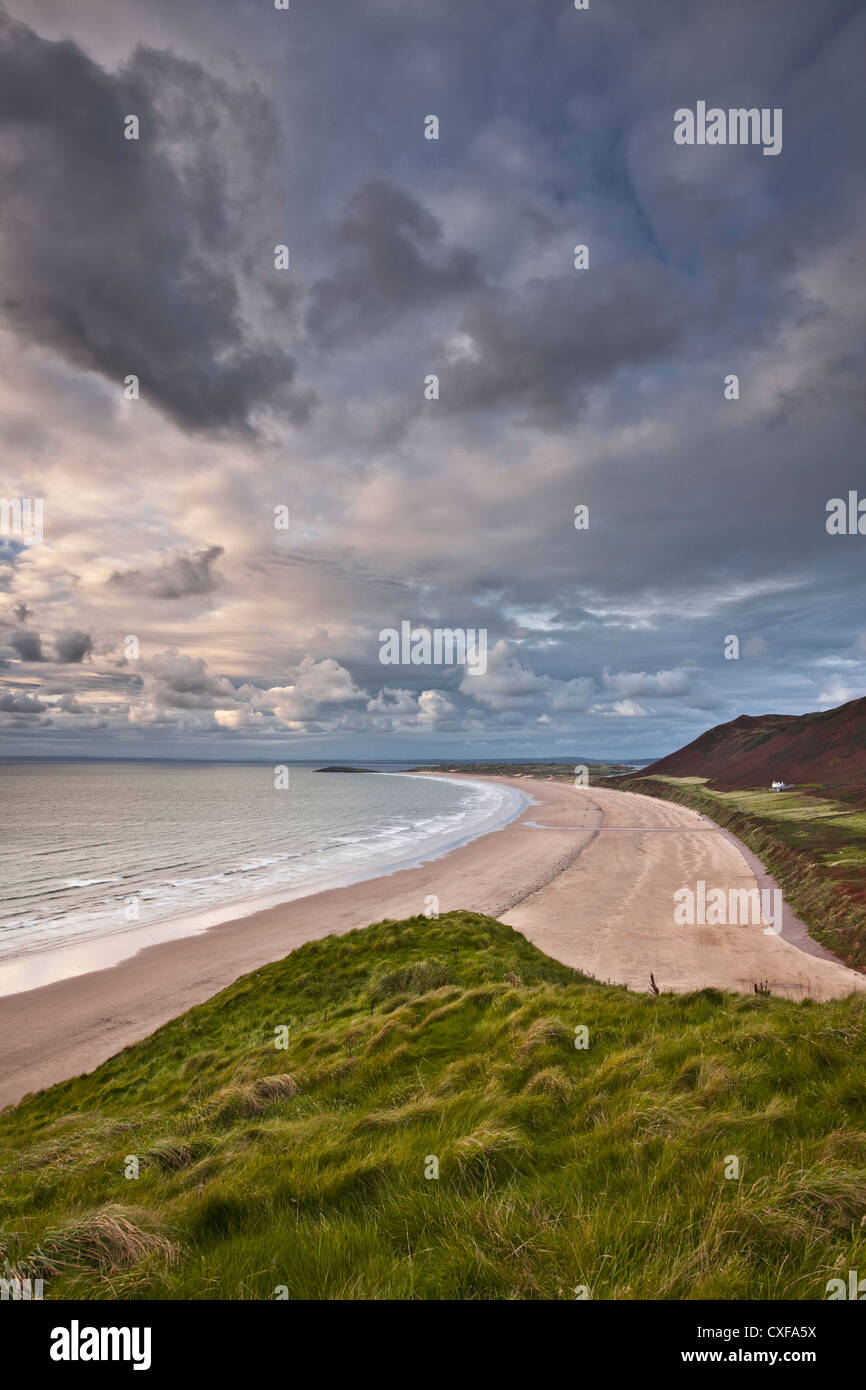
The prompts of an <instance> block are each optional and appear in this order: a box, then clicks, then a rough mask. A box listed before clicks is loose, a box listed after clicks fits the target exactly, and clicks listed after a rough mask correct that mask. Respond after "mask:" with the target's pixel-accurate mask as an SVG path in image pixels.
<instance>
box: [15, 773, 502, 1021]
mask: <svg viewBox="0 0 866 1390" xmlns="http://www.w3.org/2000/svg"><path fill="white" fill-rule="evenodd" d="M382 775H384V776H393V777H413V778H419V779H420V778H423V777H424V776H426V775H427V774H424V773H415V772H402V771H401V772H394V773H386V774H382ZM435 775H436V776H437V778H438V779H439V780H441V781H445V782H454V783H461V784H462V783H464V782H465V783H468V784H469V785H472V784H473V783H474V784H476V785H480V779H476V778H475V777H465V778H459V777H455V776H453V775H451V774H450V773H448V774H445V773H443V774H438V773H437V774H435ZM485 780H488V781H492V780H500V781H502V780H503V779H493V778H488V779H485ZM509 790H510V791H511V792H512V793H513V795H514V804H513V806H507V804H506V803H505V802H504V801H503V804H502V805H501V806H500V807H499V809H498V811H497V812H489V813H488V814H487V816H486V819H484V820H479V821H478V822H477V824H476V825H475V827H474V828H473V829H472V830H470V831H469V832H468V833H467V834H460V835H457V836H455V837H453V838H446V839H443V840H441V841H439V842H434V844H433V845H432V846H431V847H427V846H424V847H421V846H416V847H414V848H413V849H412V850H410V851H409V852H408V853H404V854H403V855H402V857H397V858H393V859H384V860H379V861H376V860H370V861H369V862H368V865H367V867H366V868H358V867H357V866H351V865H349V864H345V865H343V866H342V867H340V866H336V865H335V866H333V867H332V868H331V870H330V871H329V872H328V873H327V874H322V875H321V877H319V878H318V879H317V880H315V881H313V882H310V881H308V880H300V879H299V880H298V881H297V882H295V883H291V882H286V883H285V884H283V885H282V886H272V887H270V888H262V889H260V890H259V891H258V892H256V893H254V894H251V895H249V896H247V897H240V898H227V899H225V900H223V901H222V902H219V901H215V902H213V903H212V904H210V905H208V906H199V907H194V908H188V909H187V910H185V911H180V912H174V913H172V914H171V915H169V916H166V917H161V918H157V919H156V920H154V921H149V922H148V921H145V922H137V923H134V924H131V925H129V926H127V927H123V928H115V929H114V930H112V931H105V930H99V928H98V927H96V928H94V929H93V930H91V931H82V932H80V933H79V934H78V935H74V936H69V937H67V938H66V939H64V940H61V941H59V942H56V943H51V942H50V941H49V942H48V943H47V944H44V945H43V944H39V945H36V946H31V947H29V948H28V949H26V950H24V951H22V952H21V953H20V954H18V955H8V956H6V955H0V999H4V998H7V997H8V996H10V995H14V994H24V993H28V992H30V991H31V990H35V989H41V988H43V987H44V986H47V985H51V984H60V983H62V982H63V981H64V980H71V979H76V978H78V977H79V976H82V975H91V974H96V973H98V972H99V971H102V970H109V969H111V968H112V967H113V966H115V965H121V964H122V963H123V962H124V961H126V960H132V959H133V958H134V957H136V956H138V955H139V954H140V953H141V952H142V951H145V950H147V949H148V948H149V947H151V946H158V945H167V944H169V943H170V942H172V941H180V940H183V939H184V938H185V937H188V936H200V935H202V934H203V933H206V932H209V931H211V930H212V929H213V928H214V927H218V926H222V925H224V924H228V923H232V922H239V921H242V920H243V919H245V918H248V917H254V916H256V915H257V914H258V913H260V912H264V911H266V910H267V909H269V908H276V907H282V906H285V905H286V904H288V903H291V902H297V901H299V900H300V899H301V898H308V897H314V896H316V895H317V894H319V893H326V892H329V891H330V890H331V889H334V888H350V887H352V886H353V885H354V884H357V883H365V882H367V881H368V880H371V879H377V878H387V877H389V876H390V875H391V874H395V873H399V872H400V871H401V870H403V869H414V868H418V867H420V866H421V865H422V864H425V863H433V862H435V861H436V860H437V859H443V858H445V856H446V855H449V854H451V853H452V852H453V851H454V850H455V849H462V848H463V846H464V845H468V844H471V843H472V841H473V840H476V839H481V838H482V837H483V836H485V835H490V834H494V833H495V832H496V831H498V830H502V829H504V828H505V827H506V826H507V825H509V824H510V823H511V821H513V820H516V819H517V818H518V817H519V816H520V815H522V814H523V812H524V811H525V810H526V809H527V806H528V804H529V802H528V798H527V795H526V792H525V791H523V790H522V789H520V788H517V787H514V786H513V785H511V786H509ZM451 833H452V834H453V832H451Z"/></svg>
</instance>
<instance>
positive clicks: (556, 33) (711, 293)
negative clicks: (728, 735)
mask: <svg viewBox="0 0 866 1390" xmlns="http://www.w3.org/2000/svg"><path fill="white" fill-rule="evenodd" d="M864 49H866V6H864V5H863V4H862V3H851V2H850V0H822V3H821V4H816V3H813V2H812V0H761V4H760V5H756V4H755V3H754V0H728V3H725V4H724V5H720V4H717V3H709V0H706V2H703V0H700V2H699V0H653V3H652V4H651V5H649V4H647V3H646V0H590V5H589V8H588V9H586V10H576V9H575V8H574V5H573V4H572V3H571V0H533V3H531V4H527V3H526V0H489V3H481V0H328V3H327V4H323V3H320V0H291V3H290V8H289V9H288V10H277V9H276V7H275V5H274V3H273V0H184V4H183V5H178V4H177V3H176V0H83V2H82V3H80V4H77V5H74V6H70V5H69V3H68V0H6V4H5V7H3V6H2V4H0V449H2V453H0V460H2V462H0V497H2V498H4V499H7V500H15V499H19V500H21V501H22V502H23V501H24V500H27V501H28V502H29V503H32V505H33V507H34V509H35V507H36V503H37V502H38V503H40V504H41V508H42V513H41V514H42V523H41V527H40V528H39V535H38V536H37V535H36V534H35V533H34V534H29V533H28V534H27V535H24V534H23V533H22V530H21V527H19V528H18V530H17V532H16V528H15V525H14V519H13V520H10V519H9V518H11V517H12V513H11V512H10V513H9V514H8V516H7V521H6V523H5V529H4V533H3V534H0V752H2V754H3V755H4V756H6V757H31V756H40V757H51V756H63V757H72V756H82V757H88V756H101V757H126V756H134V757H146V756H150V757H184V758H189V757H194V758H238V759H243V758H256V759H258V758H264V759H269V758H270V757H271V756H273V757H274V759H275V761H279V760H283V759H291V758H299V759H308V758H314V759H315V758H320V757H321V758H325V757H328V758H336V757H340V758H343V759H345V758H355V759H361V758H364V757H367V758H370V759H373V758H380V759H381V758H394V759H410V760H414V759H430V758H434V757H440V758H449V759H450V758H458V757H459V758H464V759H477V758H484V757H489V758H494V757H496V758H502V757H509V756H510V757H516V758H533V757H553V758H571V757H574V758H575V759H581V758H584V757H592V756H601V757H614V758H622V759H626V760H628V759H629V758H636V759H646V758H652V757H656V756H662V755H664V754H666V753H668V752H670V751H672V750H673V749H675V748H677V747H680V746H681V745H683V744H684V743H687V742H689V741H691V740H692V739H693V738H695V737H697V736H698V735H699V734H700V733H701V732H702V731H703V730H705V729H707V728H709V727H711V726H712V725H714V724H717V723H720V722H723V721H725V720H728V719H732V718H736V717H737V716H739V715H742V714H761V713H765V712H780V713H794V714H797V713H803V712H806V711H810V710H816V709H824V708H830V707H832V706H834V705H838V704H841V703H843V702H844V701H846V700H849V699H854V698H857V697H859V696H862V695H864V694H866V613H864V604H863V593H864V586H863V576H864V564H866V536H864V535H860V534H859V533H857V534H850V535H849V534H845V535H836V534H830V533H828V530H827V515H828V514H827V505H828V502H829V501H830V500H831V499H833V498H843V499H847V498H848V494H849V492H851V491H855V492H856V491H857V489H858V488H859V489H860V492H859V495H860V496H862V497H864V498H866V466H864V452H863V436H864V407H863V394H862V378H863V344H864V341H866V333H864V328H866V276H864V273H863V236H862V228H863V221H864V216H863V215H864V202H866V183H864V177H863V174H864V160H863V154H862V148H861V144H862V132H863V129H864V106H866V98H864V87H863V81H862V54H863V52H864ZM699 101H704V102H706V103H707V106H708V107H714V106H715V107H719V108H722V109H723V110H727V109H729V108H734V107H757V108H759V109H765V108H766V109H769V110H776V109H779V110H781V112H782V113H783V125H782V131H783V141H782V148H781V150H780V152H779V153H778V154H776V155H771V156H767V155H765V154H764V152H763V149H762V147H761V146H760V145H733V144H731V145H703V146H701V145H682V144H678V143H676V142H675V140H674V129H675V112H676V111H677V110H678V109H680V108H691V109H696V107H697V103H698V102H699ZM130 115H135V116H136V117H137V118H138V139H128V138H126V132H127V131H128V130H129V129H130V127H129V124H128V122H127V117H128V116H130ZM433 115H435V116H436V117H437V119H438V137H439V138H438V139H430V138H427V133H429V132H430V130H431V123H430V122H429V120H428V117H430V116H433ZM425 132H426V133H425ZM578 245H581V246H585V247H586V248H587V258H586V259H587V260H588V265H586V266H582V267H581V268H576V266H575V259H576V258H575V247H576V246H578ZM280 246H285V247H287V248H288V267H287V268H278V266H277V264H276V261H277V260H278V259H279V257H278V256H277V255H276V254H275V248H277V247H280ZM283 259H285V258H283ZM731 375H735V376H736V377H737V378H738V382H739V396H738V398H737V399H730V398H727V397H728V396H729V395H730V391H731V388H730V385H729V386H728V387H727V388H726V380H727V379H728V378H729V377H730V376H731ZM433 376H435V377H436V378H437V379H438V398H428V396H429V393H430V389H431V388H430V386H429V379H430V378H431V377H433ZM130 377H135V378H137V381H138V398H137V399H136V398H134V388H132V389H133V395H132V398H130V387H129V386H128V384H125V383H127V381H128V378H130ZM578 507H585V508H587V509H588V512H587V514H586V517H587V520H588V524H587V525H586V526H585V527H583V528H581V529H578V528H577V526H576V524H575V520H576V512H575V509H576V508H578ZM281 509H282V510H281ZM285 509H288V510H287V511H286V510H285ZM31 515H32V516H35V515H36V512H35V510H34V511H33V512H32V513H31ZM286 518H288V525H287V526H285V525H283V524H282V523H283V522H284V521H285V519H286ZM278 519H279V524H277V523H278ZM864 529H866V523H864ZM403 622H409V623H411V624H412V627H413V629H422V628H428V629H434V628H437V627H440V628H449V629H461V630H466V631H468V630H472V631H482V630H483V632H484V633H485V634H486V637H485V640H486V653H487V655H486V663H485V669H484V670H477V671H472V670H468V669H467V668H466V667H465V666H460V665H456V664H447V663H443V664H434V665H412V664H383V662H382V661H381V659H380V657H381V653H382V639H381V634H382V633H383V632H384V631H385V630H386V629H389V628H396V629H399V628H400V626H401V623H403ZM731 638H736V639H737V644H736V647H735V645H734V644H732V642H731V640H730V639H731ZM131 639H134V640H131ZM736 648H738V656H737V657H736V658H731V657H729V656H728V657H726V655H725V653H726V650H727V651H728V652H729V653H730V652H731V651H732V650H735V649H736Z"/></svg>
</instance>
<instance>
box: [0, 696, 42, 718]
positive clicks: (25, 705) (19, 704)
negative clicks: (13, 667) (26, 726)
mask: <svg viewBox="0 0 866 1390" xmlns="http://www.w3.org/2000/svg"><path fill="white" fill-rule="evenodd" d="M47 708H48V706H47V705H43V704H42V702H41V700H37V699H36V698H35V697H34V696H32V695H25V694H24V692H23V691H21V690H0V712H2V713H3V714H43V713H44V712H45V710H46V709H47Z"/></svg>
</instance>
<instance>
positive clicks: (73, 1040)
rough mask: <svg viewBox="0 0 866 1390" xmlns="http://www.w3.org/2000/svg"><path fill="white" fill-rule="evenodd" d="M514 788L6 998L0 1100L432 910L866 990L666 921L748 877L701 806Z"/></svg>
mask: <svg viewBox="0 0 866 1390" xmlns="http://www.w3.org/2000/svg"><path fill="white" fill-rule="evenodd" d="M431 776H432V777H434V778H435V774H431ZM322 780H325V779H322ZM331 780H333V781H336V780H337V779H336V778H334V779H331ZM340 780H342V779H340ZM345 780H346V781H347V782H348V781H349V780H351V781H357V780H359V779H358V778H357V777H353V778H346V779H345ZM383 780H384V779H383ZM491 781H492V782H495V784H496V785H505V786H508V785H509V783H508V782H507V780H506V779H491ZM515 789H517V790H520V791H522V792H524V793H526V794H528V795H529V796H530V797H531V802H530V804H529V805H528V806H526V807H525V809H524V810H523V811H522V812H521V814H520V815H519V816H518V817H517V818H516V819H514V820H512V821H510V822H509V823H508V824H507V825H506V826H504V828H501V829H499V830H496V831H491V832H489V833H487V834H483V835H479V836H477V837H476V838H474V839H473V840H471V841H470V842H469V843H468V844H464V845H463V846H461V847H460V848H456V849H453V850H452V851H451V852H450V853H448V854H445V855H443V856H442V857H441V858H437V859H432V860H427V861H425V862H423V863H421V864H418V865H416V867H413V868H406V869H398V870H396V871H394V872H392V873H389V874H386V875H385V876H381V877H377V878H370V879H366V880H364V881H362V882H357V883H353V884H351V885H349V886H347V887H340V888H331V889H328V890H326V891H323V892H318V893H315V894H312V895H309V896H306V897H303V898H299V899H296V900H294V901H292V902H286V903H283V904H281V905H279V906H276V907H270V908H266V909H264V910H262V911H259V912H256V913H254V914H253V915H251V916H245V917H241V918H239V919H238V920H235V921H231V922H225V923H222V924H220V925H218V926H214V927H212V928H211V929H210V930H208V931H205V932H200V933H199V934H197V935H194V936H186V937H183V938H181V939H176V940H171V941H166V942H163V943H162V944H158V945H153V946H150V947H147V948H145V949H144V950H142V951H140V952H139V953H138V954H137V955H136V956H134V957H133V958H131V959H126V960H123V961H122V962H120V963H119V964H117V965H114V966H111V967H110V968H107V969H100V970H94V971H92V972H91V973H88V974H82V975H79V976H76V977H74V978H71V979H64V980H59V981H57V982H55V983H53V984H49V985H44V986H42V987H40V988H37V989H31V990H27V991H24V992H20V993H16V994H10V995H7V996H5V997H3V998H0V1056H2V1058H3V1072H2V1077H0V1104H9V1103H11V1102H14V1101H16V1100H18V1099H20V1097H21V1096H22V1095H24V1094H26V1093H27V1092H28V1091H35V1090H39V1089H41V1088H43V1087H45V1086H48V1085H51V1084H53V1083H54V1082H56V1081H59V1080H62V1079H63V1078H65V1077H70V1076H75V1075H78V1074H79V1073H80V1072H82V1071H88V1070H91V1069H92V1068H93V1067H95V1066H97V1065H98V1064H99V1063H100V1062H102V1061H104V1060H105V1059H106V1058H108V1057H110V1056H112V1055H113V1053H115V1052H117V1051H119V1050H120V1049H121V1048H122V1047H125V1046H127V1045H128V1044H129V1043H131V1042H134V1041H137V1040H138V1039H140V1038H143V1037H146V1036H147V1035H148V1034H149V1033H151V1032H153V1031H154V1030H155V1029H156V1028H158V1027H160V1026H161V1025H162V1024H163V1023H166V1022H168V1020H169V1019H171V1018H174V1017H176V1016H177V1015H179V1014H181V1013H183V1012H184V1011H185V1010H186V1009H188V1008H191V1007H192V1006H193V1005H195V1004H198V1003H201V1002H202V1001H203V1000H205V999H207V998H209V997H210V996H211V995H212V994H215V993H216V992H217V991H218V990H220V989H223V988H224V987H225V986H226V985H228V984H230V983H232V981H233V980H236V979H237V978H238V976H240V975H243V974H245V973H247V972H249V971H251V970H255V969H256V968H258V967H259V966H261V965H264V964H265V963H267V962H268V961H272V960H276V959H278V958H280V957H282V956H284V955H286V954H287V953H288V952H289V951H291V950H293V949H294V948H295V947H296V946H299V945H301V944H302V943H303V942H305V941H309V940H313V939H316V938H319V937H322V936H327V935H329V934H331V933H334V932H336V933H342V932H346V931H351V930H352V929H353V928H356V927H363V926H366V925H368V924H369V923H371V922H376V921H380V920H382V919H383V918H386V917H387V918H394V919H401V918H405V917H412V916H419V915H420V914H422V913H424V912H425V910H431V909H432V910H435V909H438V910H439V911H440V912H447V911H450V910H452V909H456V908H465V909H469V910H474V911H479V912H486V913H489V914H490V915H491V916H494V917H498V918H500V919H501V920H502V921H504V922H506V923H508V924H510V925H512V926H514V927H516V928H518V929H519V930H520V931H522V932H523V933H524V934H525V935H526V936H527V937H528V938H529V939H530V940H531V941H533V942H534V943H535V944H536V945H538V946H539V947H540V948H541V950H543V951H545V952H547V954H549V955H551V956H553V957H555V958H556V959H558V960H561V961H563V962H565V963H566V964H569V965H572V966H574V967H575V968H576V969H579V970H581V971H585V972H586V973H589V974H592V975H594V976H595V977H596V978H598V979H601V980H610V981H612V982H614V983H621V984H625V985H628V986H629V987H630V988H632V989H636V990H640V991H646V990H647V989H648V988H649V978H650V973H652V974H653V975H654V978H655V979H656V981H657V983H658V985H659V987H660V988H661V989H663V990H675V991H687V990H692V989H700V988H703V987H705V986H710V985H712V986H715V987H717V988H720V989H728V990H737V991H743V992H751V991H752V989H753V987H754V985H755V984H756V983H758V982H764V981H767V982H768V983H769V986H770V988H771V989H772V990H773V992H775V993H781V994H785V995H788V996H789V997H791V998H802V997H804V996H805V995H811V996H812V997H814V998H828V997H834V996H844V995H847V994H849V993H852V992H854V991H863V990H866V977H864V976H862V975H858V974H856V973H855V972H854V971H851V970H848V969H847V968H846V967H844V966H842V965H841V964H838V963H837V962H836V961H834V960H829V959H820V958H816V957H814V956H812V955H807V954H804V953H803V952H802V951H800V950H798V949H797V948H796V947H795V946H794V945H792V944H791V943H790V942H789V941H787V940H785V939H784V935H785V932H784V929H783V935H782V936H781V937H777V936H766V935H764V934H763V932H762V931H761V929H760V927H742V926H726V927H709V926H698V927H677V926H675V925H674V921H673V896H672V895H673V892H674V891H675V890H676V889H677V888H678V887H680V886H681V885H682V884H683V883H689V882H691V881H693V880H694V879H695V878H700V877H703V878H705V879H707V880H708V881H710V882H713V883H714V884H719V885H722V886H733V887H737V888H751V887H755V886H757V881H756V879H755V875H754V873H753V872H752V870H751V869H750V867H749V865H748V863H747V862H746V860H745V858H744V857H743V854H742V853H741V851H740V848H739V847H738V846H737V845H736V843H734V842H732V841H731V839H730V837H728V836H726V835H723V834H722V833H713V827H712V826H711V825H710V824H709V823H708V822H707V821H706V820H704V819H702V818H701V817H699V816H698V815H696V814H695V812H693V811H690V810H688V809H686V808H684V807H681V806H675V805H673V804H671V803H668V802H660V801H655V800H652V799H650V798H648V797H642V796H638V795H636V794H633V793H628V792H619V791H614V790H612V789H610V788H601V787H593V788H583V789H576V788H574V787H573V786H571V785H570V784H568V783H562V782H544V781H533V782H527V781H524V780H522V779H521V780H520V781H519V782H518V783H516V784H515ZM662 830H667V831H670V832H672V833H669V834H663V833H658V832H659V831H662ZM768 881H769V880H768Z"/></svg>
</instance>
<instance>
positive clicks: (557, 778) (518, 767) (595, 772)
mask: <svg viewBox="0 0 866 1390" xmlns="http://www.w3.org/2000/svg"><path fill="white" fill-rule="evenodd" d="M578 766H581V767H585V768H586V770H587V773H588V774H589V779H590V782H593V781H595V780H596V779H597V778H599V777H617V776H621V775H622V774H624V773H627V772H633V771H634V768H633V767H632V765H631V763H598V762H595V763H594V762H591V761H590V762H585V763H578V762H577V761H575V762H567V763H532V762H527V763H515V762H502V763H496V762H492V763H430V764H426V765H425V766H424V767H413V768H411V769H410V770H411V771H412V772H454V773H461V774H462V775H463V776H465V777H473V776H475V777H477V776H485V777H541V778H546V779H547V780H548V781H553V782H573V781H574V775H575V773H574V770H575V767H578Z"/></svg>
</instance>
